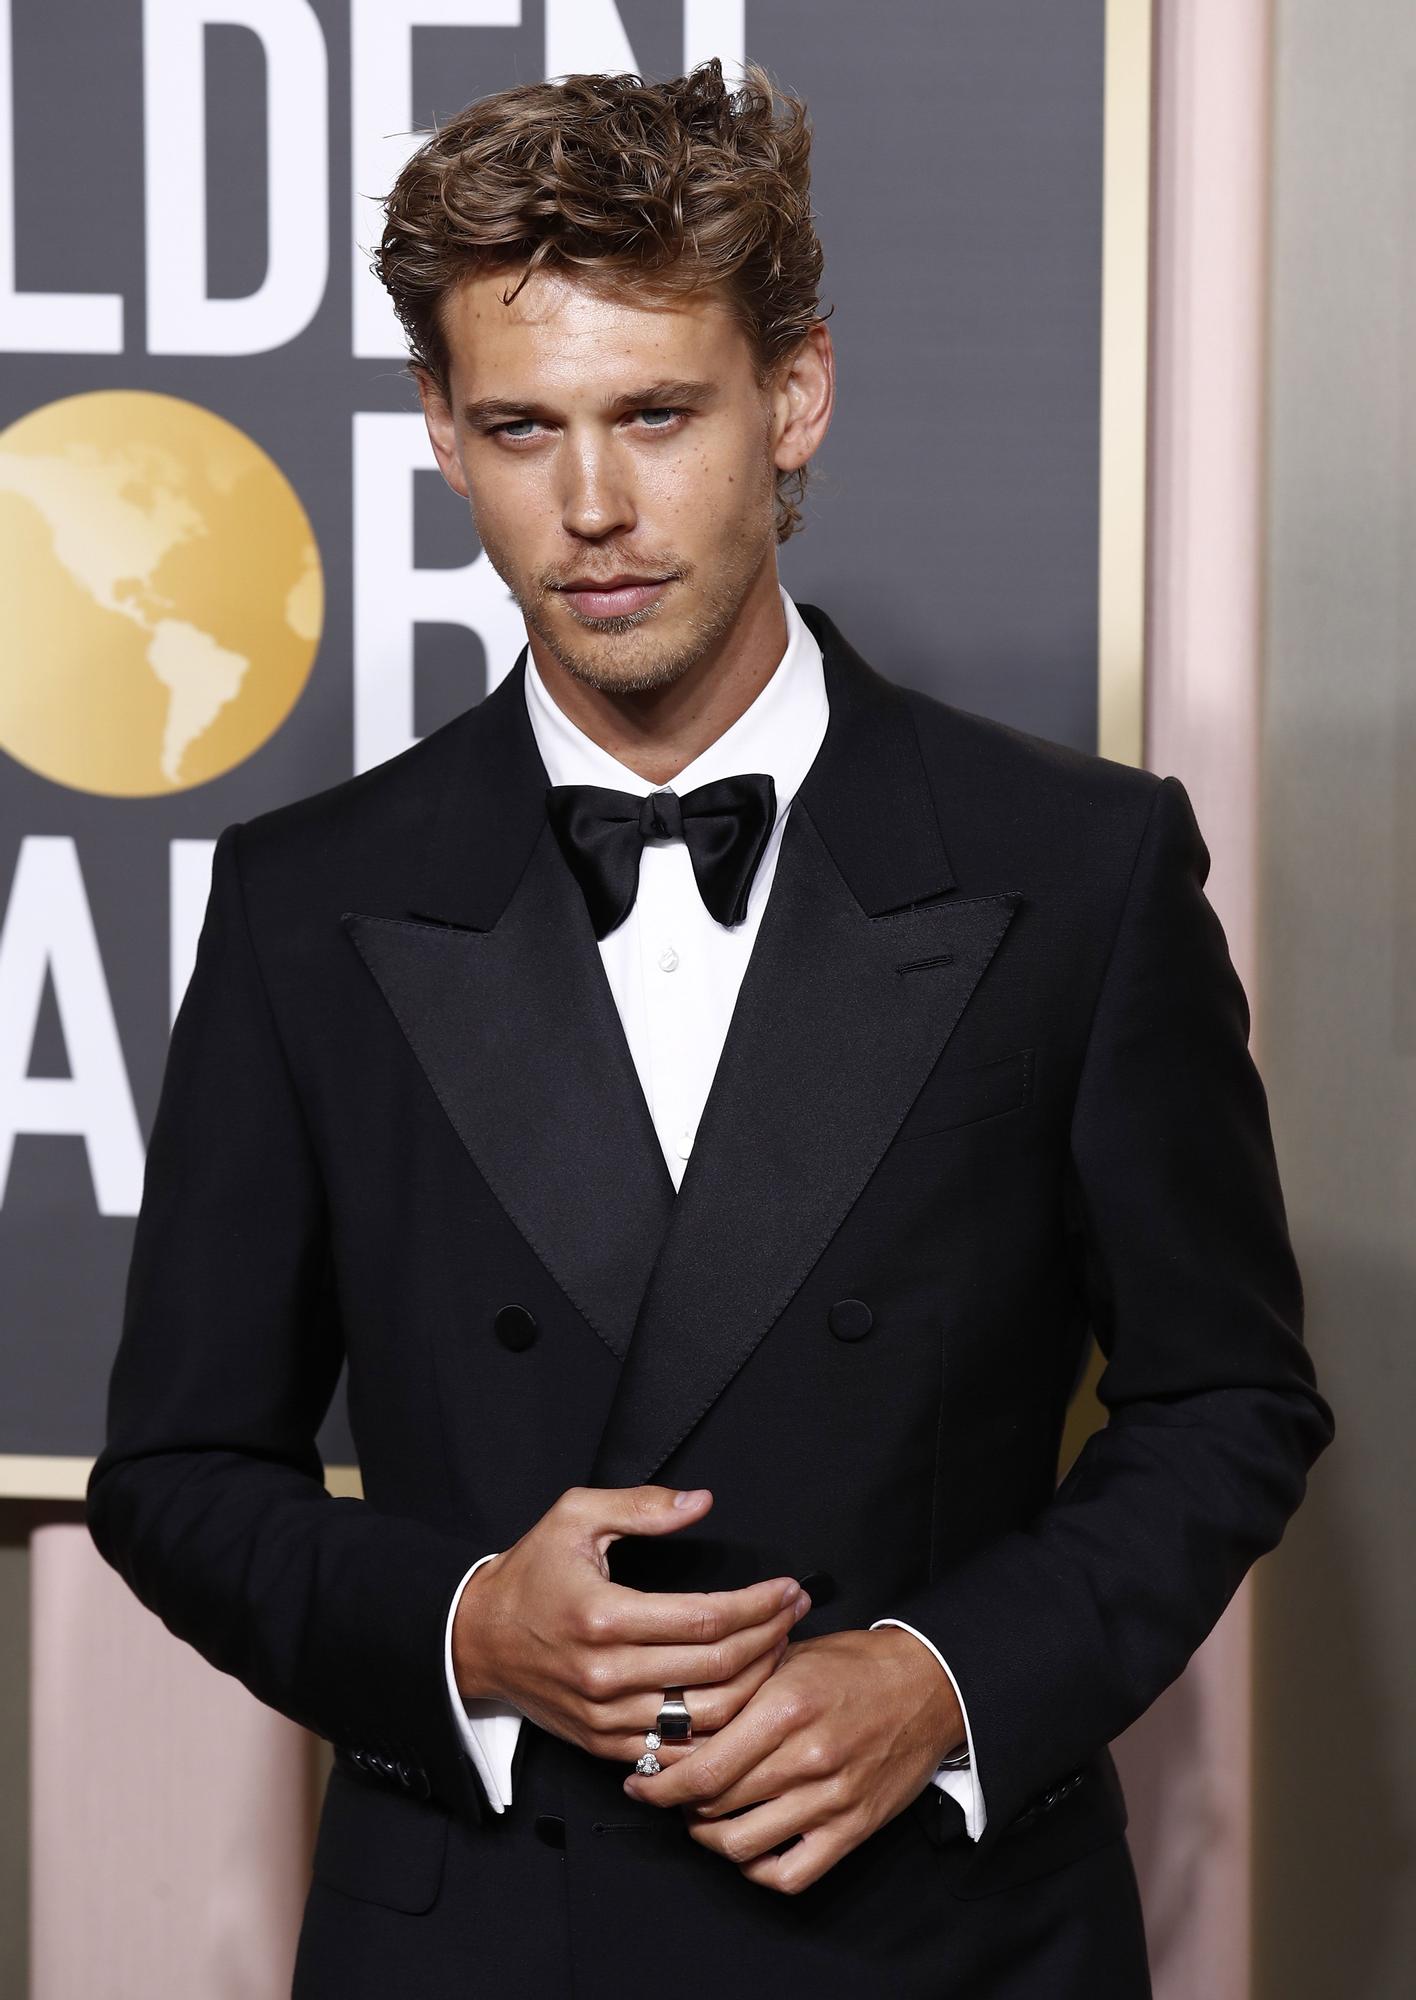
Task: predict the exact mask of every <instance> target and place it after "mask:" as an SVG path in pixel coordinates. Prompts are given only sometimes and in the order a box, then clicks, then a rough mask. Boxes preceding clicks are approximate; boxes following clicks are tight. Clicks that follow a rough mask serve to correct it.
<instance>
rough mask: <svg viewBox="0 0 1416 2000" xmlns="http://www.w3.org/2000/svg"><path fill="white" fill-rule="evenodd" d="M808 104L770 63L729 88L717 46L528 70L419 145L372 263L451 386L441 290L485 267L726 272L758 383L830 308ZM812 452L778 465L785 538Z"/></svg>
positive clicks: (661, 287)
mask: <svg viewBox="0 0 1416 2000" xmlns="http://www.w3.org/2000/svg"><path fill="white" fill-rule="evenodd" d="M810 154H811V130H810V124H809V121H808V117H807V111H806V107H805V105H804V104H803V103H802V102H801V101H800V99H798V98H796V97H794V96H792V95H791V94H790V93H789V92H786V91H779V90H778V88H777V86H776V85H774V83H773V82H772V80H771V78H770V77H769V76H768V74H767V72H766V71H765V70H764V69H762V68H761V67H760V65H758V64H756V63H748V64H746V65H745V67H744V71H743V79H742V82H741V85H740V87H739V88H737V89H735V90H732V91H729V89H728V88H727V86H726V84H725V83H724V80H723V67H722V64H721V62H720V61H719V60H718V58H717V57H716V56H715V57H713V59H712V60H711V61H709V62H705V63H700V64H699V65H698V67H697V68H696V69H694V70H691V71H690V72H689V73H688V74H687V75H686V76H681V77H676V78H674V79H673V81H672V82H669V83H646V82H645V81H644V79H643V78H642V77H640V76H637V75H635V74H634V73H633V72H629V71H624V72H615V73H611V74H606V75H594V74H584V75H572V76H567V77H566V78H565V79H564V80H563V81H562V82H559V83H549V82H547V83H527V84H519V85H517V86H516V87H515V88H513V89H511V90H502V91H498V92H496V93H495V94H494V95H492V96H490V97H483V98H480V99H478V100H477V101H476V102H474V103H472V104H469V105H468V106H467V107H466V108H465V109H464V110H462V111H460V112H459V113H458V114H457V116H456V117H455V118H452V119H450V120H449V121H448V123H446V124H445V125H443V126H441V127H439V128H438V129H437V130H435V131H434V132H433V133H432V135H431V136H430V137H429V138H428V139H427V141H426V142H425V143H424V144H423V145H422V146H420V147H419V148H418V150H417V151H416V152H415V153H414V154H413V155H412V157H411V158H410V159H409V161H408V162H407V164H406V165H405V166H404V168H403V170H402V172H401V173H400V174H399V176H398V179H397V180H396V181H395V182H394V185H393V188H392V190H391V191H390V193H389V195H388V197H387V199H386V200H385V201H384V202H383V203H382V204H381V206H382V209H383V213H384V216H385V218H386V221H385V227H384V230H383V234H382V237H381V239H380V242H379V245H378V249H377V251H376V252H375V255H374V257H373V259H372V262H371V265H370V268H371V269H372V270H373V272H374V274H375V276H376V277H377V278H378V279H379V281H380V283H381V284H383V285H384V286H385V288H386V289H387V291H388V292H389V295H390V296H391V298H392V300H393V305H394V310H395V312H396V313H397V315H398V318H399V320H400V322H401V323H402V326H403V330H404V333H405V334H406V336H407V340H408V348H409V355H408V372H409V373H410V374H412V372H413V370H414V369H415V368H421V369H422V370H423V371H424V372H425V373H426V374H427V375H429V376H430V377H431V378H432V380H433V381H434V383H435V384H436V385H437V387H438V389H439V391H440V393H441V394H442V395H443V396H444V397H446V396H447V394H448V382H449V370H448V346H447V339H446V335H445V333H444V330H443V325H442V319H441V306H442V303H443V300H444V299H445V298H446V297H447V296H448V295H449V294H450V293H451V292H452V290H453V289H454V288H455V287H456V286H457V285H459V284H460V283H462V282H464V281H466V280H467V279H468V278H470V277H474V276H478V275H480V274H482V273H484V272H491V271H498V270H502V269H506V268H509V267H518V266H521V265H524V266H525V269H524V271H523V272H522V275H521V277H520V279H519V281H518V283H517V284H516V285H515V286H514V287H513V288H512V289H511V290H510V291H509V292H506V293H504V294H503V303H505V304H509V303H510V302H511V300H512V299H514V298H515V296H516V294H517V292H518V291H520V289H521V286H522V285H524V284H525V282H526V280H527V278H529V277H530V275H531V273H532V272H533V271H535V270H537V269H538V268H540V267H541V266H542V265H549V266H551V267H556V266H575V267H578V268H579V271H580V272H581V274H582V275H583V274H585V273H587V272H588V273H590V274H592V277H593V280H594V281H595V282H602V281H603V282H604V284H605V286H606V289H607V290H615V291H619V292H621V293H625V292H637V293H639V294H640V295H641V296H642V295H644V294H645V293H651V294H653V295H654V296H656V297H663V298H666V299H667V298H672V297H676V296H683V295H684V294H686V293H688V292H690V291H694V290H697V289H700V288H706V287H709V286H712V285H721V286H722V287H723V289H724V295H725V298H726V300H727V303H728V304H729V306H730V309H731V310H732V311H733V312H734V313H735V314H736V316H737V318H738V321H739V323H740V324H741V326H742V328H743V330H744V332H745V333H746V335H747V338H748V341H749V343H750V346H751V348H752V354H753V367H754V372H755V375H756V379H757V384H758V387H759V388H765V387H766V386H767V383H768V381H769V379H770V377H771V376H772V374H773V371H774V370H775V369H776V367H777V366H778V364H779V363H781V362H782V361H783V360H784V358H785V357H786V356H787V355H789V354H790V353H791V352H792V351H793V350H794V349H795V348H796V347H797V346H798V345H799V343H800V342H801V340H802V339H803V337H804V336H805V334H806V332H807V331H808V329H809V328H810V327H811V326H812V325H813V324H814V323H815V322H816V321H817V320H818V319H825V318H829V316H830V315H829V312H828V313H818V310H817V304H818V296H817V294H818V286H819V284H820V281H821V266H822V254H821V245H820V242H819V241H818V238H817V235H816V230H815V227H814V219H813V214H812V208H811V196H810V181H811V174H810ZM805 486H806V467H805V466H802V467H799V468H798V469H796V470H794V471H790V472H779V473H778V475H777V540H778V541H779V542H784V541H786V539H787V538H788V536H789V535H791V534H793V533H794V532H795V531H796V529H797V528H798V527H799V526H800V522H801V509H800V501H801V498H802V495H803V492H804V490H805Z"/></svg>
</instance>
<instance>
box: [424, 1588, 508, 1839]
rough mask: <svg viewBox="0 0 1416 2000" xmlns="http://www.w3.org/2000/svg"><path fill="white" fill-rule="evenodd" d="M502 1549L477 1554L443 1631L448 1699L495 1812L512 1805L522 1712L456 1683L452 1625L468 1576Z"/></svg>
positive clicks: (457, 1589)
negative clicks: (480, 1697)
mask: <svg viewBox="0 0 1416 2000" xmlns="http://www.w3.org/2000/svg"><path fill="white" fill-rule="evenodd" d="M500 1554H501V1550H500V1549H493V1550H492V1552H491V1555H485V1556H478V1558H477V1560H476V1562H474V1563H473V1565H472V1568H471V1569H469V1570H468V1572H467V1576H464V1577H463V1579H462V1581H461V1582H460V1583H459V1584H458V1586H457V1588H456V1590H455V1591H454V1592H453V1593H452V1603H451V1604H450V1605H449V1607H448V1613H447V1628H446V1630H445V1632H444V1634H443V1666H444V1669H445V1671H446V1674H447V1692H448V1699H449V1700H450V1701H451V1703H452V1713H453V1718H454V1720H455V1721H456V1723H457V1728H458V1734H459V1735H460V1736H461V1738H462V1745H463V1748H464V1749H465V1750H466V1752H467V1754H468V1756H469V1757H470V1758H471V1759H472V1763H473V1766H474V1767H475V1769H476V1772H477V1776H478V1777H479V1778H480V1779H481V1781H482V1790H483V1791H484V1792H485V1793H486V1795H487V1802H488V1804H489V1805H490V1806H491V1808H492V1811H493V1812H505V1811H506V1809H507V1807H508V1806H509V1805H510V1804H511V1760H512V1756H513V1754H514V1752H515V1750H516V1739H517V1737H518V1736H519V1735H520V1734H521V1724H522V1720H523V1718H522V1714H521V1710H520V1709H519V1708H512V1707H511V1706H510V1704H509V1703H507V1702H503V1701H481V1700H476V1701H469V1700H468V1698H467V1696H466V1695H464V1694H463V1692H462V1690H461V1689H460V1688H459V1687H458V1685H457V1676H456V1675H455V1674H454V1672H453V1670H452V1628H453V1624H454V1623H455V1621H456V1618H457V1606H458V1603H459V1601H460V1599H461V1597H462V1593H463V1591H464V1590H465V1589H466V1587H467V1579H468V1577H470V1576H472V1575H473V1574H474V1573H475V1572H476V1571H477V1570H479V1569H480V1568H481V1567H482V1564H483V1563H484V1562H490V1561H491V1560H492V1556H496V1555H500Z"/></svg>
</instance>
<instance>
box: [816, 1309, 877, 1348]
mask: <svg viewBox="0 0 1416 2000" xmlns="http://www.w3.org/2000/svg"><path fill="white" fill-rule="evenodd" d="M826 1324H827V1325H828V1326H829V1327H830V1329H831V1331H832V1333H834V1334H835V1336H836V1338H837V1340H864V1339H865V1336H866V1335H867V1334H868V1333H869V1331H870V1329H871V1327H872V1326H874V1324H875V1315H874V1313H873V1312H872V1311H871V1310H870V1307H869V1306H868V1305H867V1304H866V1303H865V1300H864V1299H837V1301H836V1303H835V1305H833V1306H832V1308H831V1310H830V1312H828V1313H827V1315H826Z"/></svg>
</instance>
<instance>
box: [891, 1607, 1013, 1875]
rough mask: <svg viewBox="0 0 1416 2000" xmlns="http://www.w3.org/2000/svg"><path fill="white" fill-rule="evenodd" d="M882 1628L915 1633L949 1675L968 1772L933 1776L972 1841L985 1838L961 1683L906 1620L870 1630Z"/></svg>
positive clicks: (980, 1791)
mask: <svg viewBox="0 0 1416 2000" xmlns="http://www.w3.org/2000/svg"><path fill="white" fill-rule="evenodd" d="M881 1625H898V1626H899V1628H900V1630H901V1631H902V1632H914V1636H915V1637H916V1639H918V1640H919V1642H920V1644H921V1645H922V1646H928V1648H929V1650H930V1652H931V1653H933V1655H934V1657H935V1659H936V1660H938V1662H939V1664H940V1666H941V1667H942V1668H943V1669H944V1671H945V1673H946V1674H948V1675H949V1684H950V1686H951V1687H952V1688H953V1690H954V1694H955V1696H956V1698H957V1700H958V1703H959V1712H960V1714H961V1715H962V1716H963V1718H964V1737H965V1740H966V1741H967V1743H968V1746H969V1763H968V1769H967V1770H965V1771H936V1772H935V1773H934V1783H935V1784H936V1785H938V1787H939V1789H940V1791H941V1792H947V1793H948V1794H949V1796H950V1798H951V1799H957V1800H958V1802H959V1804H960V1806H961V1807H962V1808H963V1814H964V1830H965V1831H966V1832H967V1834H968V1836H969V1839H970V1840H978V1839H980V1838H981V1837H982V1834H983V1829H984V1827H985V1826H986V1825H987V1824H988V1814H987V1812H986V1811H985V1810H984V1804H983V1788H982V1787H981V1785H980V1784H979V1781H978V1758H977V1757H976V1756H975V1755H974V1740H973V1731H972V1730H971V1729H970V1728H969V1712H968V1709H967V1708H966V1707H965V1706H964V1697H963V1695H962V1694H961V1693H960V1691H959V1683H958V1682H957V1681H956V1680H955V1679H954V1676H953V1674H952V1673H951V1672H950V1669H949V1662H948V1661H947V1660H946V1659H945V1657H944V1655H943V1654H942V1653H941V1652H940V1650H939V1648H938V1647H937V1646H936V1645H935V1644H934V1642H933V1640H931V1639H926V1638H925V1636H924V1634H923V1632H915V1628H914V1626H913V1625H907V1624H906V1623H905V1621H904V1619H903V1618H877V1619H876V1621H875V1623H874V1625H872V1626H871V1628H870V1629H871V1631H872V1632H874V1631H875V1630H877V1628H878V1627H879V1626H881Z"/></svg>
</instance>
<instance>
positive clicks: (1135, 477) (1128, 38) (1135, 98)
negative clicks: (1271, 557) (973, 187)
mask: <svg viewBox="0 0 1416 2000" xmlns="http://www.w3.org/2000/svg"><path fill="white" fill-rule="evenodd" d="M1154 39H1155V37H1154V8H1153V5H1152V0H1106V84H1105V90H1104V93H1103V96H1104V103H1105V109H1104V112H1103V120H1102V122H1103V162H1102V252H1101V425H1100V439H1101V464H1100V536H1099V548H1098V561H1097V686H1096V694H1097V699H1096V740H1097V749H1098V750H1099V751H1100V753H1101V755H1102V756H1103V757H1113V758H1115V759H1116V760H1117V761H1118V762H1120V763H1123V764H1140V763H1141V762H1142V760H1143V756H1144V746H1145V735H1144V729H1145V679H1146V676H1145V626H1146V515H1147V505H1146V502H1147V447H1148V420H1149V384H1150V244H1151V179H1152V169H1151V150H1152V149H1151V134H1152V123H1153V96H1154V88H1153V86H1154V77H1153V68H1152V65H1153V53H1152V52H1153V47H1154Z"/></svg>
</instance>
